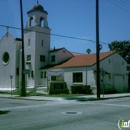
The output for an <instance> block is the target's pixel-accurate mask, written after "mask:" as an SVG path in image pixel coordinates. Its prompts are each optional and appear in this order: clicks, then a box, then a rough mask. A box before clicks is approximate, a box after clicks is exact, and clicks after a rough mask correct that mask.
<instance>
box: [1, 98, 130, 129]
mask: <svg viewBox="0 0 130 130" xmlns="http://www.w3.org/2000/svg"><path fill="white" fill-rule="evenodd" d="M129 101H130V97H127V98H117V99H109V100H98V101H85V102H80V101H69V100H67V101H66V100H65V101H32V100H18V99H5V98H0V111H3V112H4V111H5V112H6V113H4V114H0V130H119V128H118V126H117V124H118V121H119V120H120V119H124V120H125V121H128V120H130V116H129V110H130V102H129Z"/></svg>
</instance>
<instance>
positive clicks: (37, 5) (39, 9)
mask: <svg viewBox="0 0 130 130" xmlns="http://www.w3.org/2000/svg"><path fill="white" fill-rule="evenodd" d="M34 11H39V12H43V13H46V14H48V13H47V11H45V10H44V8H43V6H42V5H40V4H39V3H38V2H37V3H36V4H34V5H33V7H32V9H31V10H29V11H28V12H27V13H31V12H34Z"/></svg>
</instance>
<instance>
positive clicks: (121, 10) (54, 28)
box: [0, 0, 130, 53]
mask: <svg viewBox="0 0 130 130" xmlns="http://www.w3.org/2000/svg"><path fill="white" fill-rule="evenodd" d="M36 2H37V0H22V3H23V15H24V27H25V26H26V21H27V18H28V17H27V11H29V10H30V9H31V8H32V7H33V5H34V4H36ZM38 2H39V4H41V5H42V6H43V7H44V10H46V11H47V12H48V25H49V28H50V29H51V34H52V35H51V48H54V47H55V48H62V47H65V48H66V49H67V50H69V51H71V52H79V53H86V50H87V49H91V53H95V52H96V0H38ZM3 25H4V26H9V27H10V28H9V30H8V31H9V33H11V34H12V35H13V36H14V37H15V38H18V37H19V38H20V37H21V31H20V30H17V29H12V28H11V27H16V28H20V27H21V20H20V0H0V39H1V38H2V37H3V35H5V33H6V32H7V29H6V28H5V27H3ZM53 34H58V35H62V36H67V37H59V36H54V35H53ZM68 37H73V38H68ZM83 39H84V40H83ZM99 40H100V44H102V47H103V48H102V50H101V52H106V51H109V48H108V44H109V43H111V42H112V41H115V40H117V41H124V40H130V0H99Z"/></svg>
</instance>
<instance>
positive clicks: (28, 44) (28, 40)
mask: <svg viewBox="0 0 130 130" xmlns="http://www.w3.org/2000/svg"><path fill="white" fill-rule="evenodd" d="M28 47H30V39H28Z"/></svg>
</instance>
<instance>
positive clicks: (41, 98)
mask: <svg viewBox="0 0 130 130" xmlns="http://www.w3.org/2000/svg"><path fill="white" fill-rule="evenodd" d="M123 97H130V93H120V94H106V95H104V96H103V95H102V94H101V95H100V99H98V98H97V95H86V96H76V97H66V98H65V97H49V96H27V97H19V95H11V94H0V98H12V99H24V100H35V101H65V100H78V101H92V100H103V99H113V98H123Z"/></svg>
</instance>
